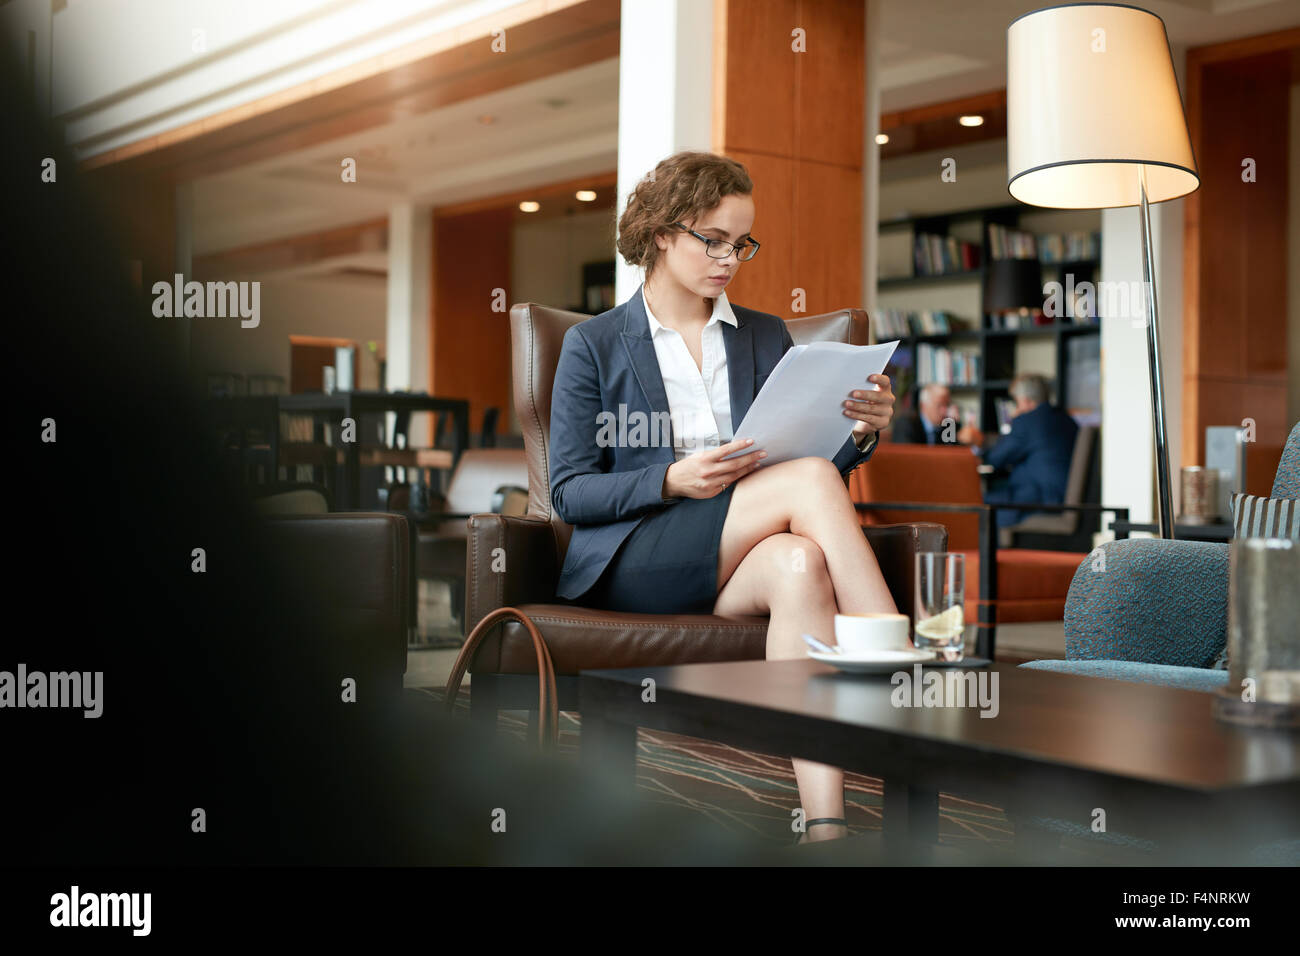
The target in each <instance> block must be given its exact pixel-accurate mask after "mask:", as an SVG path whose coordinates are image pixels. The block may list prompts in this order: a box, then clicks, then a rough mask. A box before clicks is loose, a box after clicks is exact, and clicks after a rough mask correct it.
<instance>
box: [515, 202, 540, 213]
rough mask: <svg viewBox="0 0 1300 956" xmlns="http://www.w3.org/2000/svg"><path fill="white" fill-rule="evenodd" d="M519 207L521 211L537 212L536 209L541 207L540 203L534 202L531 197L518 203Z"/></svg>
mask: <svg viewBox="0 0 1300 956" xmlns="http://www.w3.org/2000/svg"><path fill="white" fill-rule="evenodd" d="M519 208H520V210H522V211H523V212H537V210H539V209H541V208H542V204H541V203H539V202H534V201H533V200H531V199H525V200H524V201H523V202H521V203H520V204H519Z"/></svg>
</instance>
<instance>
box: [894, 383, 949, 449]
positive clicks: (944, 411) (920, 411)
mask: <svg viewBox="0 0 1300 956" xmlns="http://www.w3.org/2000/svg"><path fill="white" fill-rule="evenodd" d="M916 407H917V410H916V411H915V412H912V413H909V414H907V415H900V416H898V417H897V418H895V419H894V426H893V431H892V432H890V439H891V440H892V441H896V442H909V443H911V444H914V445H957V444H960V442H959V441H958V438H957V435H958V432H957V429H958V427H959V425H958V423H957V418H956V414H955V410H954V409H953V408H952V395H951V393H950V392H949V391H948V386H946V385H934V384H931V385H925V386H922V388H921V391H920V392H919V393H918V394H917V401H916Z"/></svg>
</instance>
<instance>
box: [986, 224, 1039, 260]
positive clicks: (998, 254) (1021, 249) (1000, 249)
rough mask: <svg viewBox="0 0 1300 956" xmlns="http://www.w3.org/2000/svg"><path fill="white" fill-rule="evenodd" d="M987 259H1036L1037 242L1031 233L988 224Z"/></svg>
mask: <svg viewBox="0 0 1300 956" xmlns="http://www.w3.org/2000/svg"><path fill="white" fill-rule="evenodd" d="M989 257H990V258H992V259H1037V258H1038V241H1037V239H1036V238H1035V237H1034V234H1033V233H1032V232H1025V231H1024V230H1023V229H1012V228H1011V227H1010V226H1003V225H1000V224H999V223H996V222H991V223H989Z"/></svg>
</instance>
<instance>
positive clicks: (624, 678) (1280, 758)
mask: <svg viewBox="0 0 1300 956" xmlns="http://www.w3.org/2000/svg"><path fill="white" fill-rule="evenodd" d="M899 670H902V671H906V672H907V673H908V674H912V673H913V671H912V669H911V668H910V667H900V668H899ZM936 670H937V671H938V672H939V673H943V672H944V670H946V669H944V668H937V669H936ZM992 672H996V673H997V675H998V688H997V695H996V700H997V702H998V713H997V715H996V716H995V717H981V716H980V710H979V709H978V708H976V707H896V706H894V705H893V704H892V703H891V700H890V696H891V694H892V693H893V692H894V690H895V685H894V684H893V683H892V681H891V675H890V674H879V675H869V676H868V675H850V674H842V673H840V672H839V671H837V670H836V669H835V668H833V667H831V666H829V665H827V664H822V663H819V662H817V661H814V660H811V659H803V660H791V661H736V662H720V663H708V664H685V665H679V666H675V667H638V668H624V669H618V670H589V671H583V672H582V674H581V675H580V686H581V694H582V744H581V759H582V761H583V762H584V763H589V764H590V765H592V766H593V767H595V766H599V767H603V768H607V769H610V770H612V772H613V773H614V774H615V775H616V778H617V779H618V780H620V781H622V782H623V783H624V784H625V785H626V786H628V787H634V786H635V781H636V759H637V728H638V727H647V728H653V729H656V730H663V731H668V732H670V733H676V734H686V735H688V736H691V737H699V738H703V739H705V740H714V741H720V742H723V743H726V744H729V745H731V746H735V747H741V748H744V749H749V750H756V751H759V752H761V753H768V754H776V755H780V756H795V757H800V758H805V759H808V760H816V761H820V762H822V763H827V764H831V765H833V766H838V767H842V768H844V769H845V770H852V771H855V772H858V773H863V774H869V775H871V776H875V777H879V778H881V779H883V781H884V784H885V790H884V811H885V815H884V837H885V846H886V847H887V848H889V849H890V852H891V853H894V854H897V856H898V857H899V858H900V859H905V860H908V861H924V860H925V859H927V858H928V855H929V852H930V851H929V849H928V848H929V847H931V846H933V845H934V844H935V842H936V840H937V836H938V824H939V819H938V814H939V792H940V791H943V792H944V793H950V794H954V795H959V796H963V797H971V798H974V799H979V800H987V801H988V802H989V803H991V804H993V805H994V806H998V807H1002V808H1004V809H1005V810H1006V811H1007V812H1008V813H1015V814H1016V815H1018V816H1024V817H1033V816H1043V817H1057V818H1064V819H1066V820H1069V821H1073V822H1077V823H1080V824H1083V825H1084V826H1089V825H1091V822H1092V819H1093V816H1092V814H1093V810H1094V808H1097V807H1100V808H1103V809H1104V810H1105V811H1106V822H1107V829H1108V830H1109V831H1112V832H1118V833H1125V834H1131V835H1134V836H1139V837H1146V838H1149V839H1154V840H1155V841H1156V842H1157V843H1158V844H1160V848H1159V853H1160V856H1161V858H1162V859H1169V860H1171V861H1176V862H1201V863H1203V862H1207V861H1208V860H1213V861H1216V862H1217V861H1220V860H1233V861H1240V860H1241V859H1242V858H1243V855H1244V854H1245V853H1246V852H1247V851H1248V850H1249V849H1250V847H1252V846H1253V845H1257V844H1260V843H1264V842H1269V841H1273V840H1277V839H1281V838H1284V837H1293V836H1295V835H1297V834H1300V814H1297V813H1296V812H1295V808H1296V807H1297V806H1300V735H1296V734H1294V733H1289V732H1287V731H1284V730H1272V729H1263V728H1251V729H1249V730H1244V729H1242V728H1240V727H1236V726H1233V725H1227V724H1223V723H1220V722H1219V721H1218V720H1216V718H1215V717H1214V715H1213V713H1212V708H1211V705H1212V695H1210V694H1204V693H1199V692H1196V691H1190V690H1178V689H1175V688H1170V687H1161V686H1157V685H1153V684H1138V683H1133V682H1129V681H1117V680H1106V679H1103V678H1099V677H1082V676H1078V675H1074V674H1058V673H1053V672H1050V671H1035V670H1024V669H1021V668H1018V667H1015V666H1012V665H1009V664H1002V663H995V664H993V665H992V668H991V669H990V670H989V671H986V673H992ZM967 673H974V674H979V673H981V671H979V670H973V671H969V672H967ZM646 678H651V679H653V680H654V684H655V695H654V700H653V701H650V702H647V701H645V700H643V694H644V693H645V690H644V688H643V686H642V681H644V680H645V679H646ZM1041 833H1042V831H1037V833H1036V835H1037V836H1041ZM1019 846H1020V841H1019V839H1018V840H1017V847H1018V848H1019Z"/></svg>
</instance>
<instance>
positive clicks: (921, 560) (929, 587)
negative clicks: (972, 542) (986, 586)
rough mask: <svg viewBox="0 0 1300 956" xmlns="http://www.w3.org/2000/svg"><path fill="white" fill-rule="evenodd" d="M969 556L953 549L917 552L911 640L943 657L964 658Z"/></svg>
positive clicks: (942, 658) (943, 658) (956, 659)
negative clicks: (963, 645) (967, 557)
mask: <svg viewBox="0 0 1300 956" xmlns="http://www.w3.org/2000/svg"><path fill="white" fill-rule="evenodd" d="M965 580H966V556H965V555H963V554H960V553H958V552H953V551H922V552H920V553H919V554H917V556H916V600H915V601H914V603H913V605H912V615H913V619H914V621H915V623H914V626H913V638H912V643H913V644H915V645H916V646H917V648H925V649H930V650H933V651H934V652H935V656H936V657H938V658H939V659H940V660H945V661H959V660H961V658H962V638H963V637H964V636H965V633H966V621H965V619H964V614H965V611H964V605H965V598H966V585H965Z"/></svg>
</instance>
